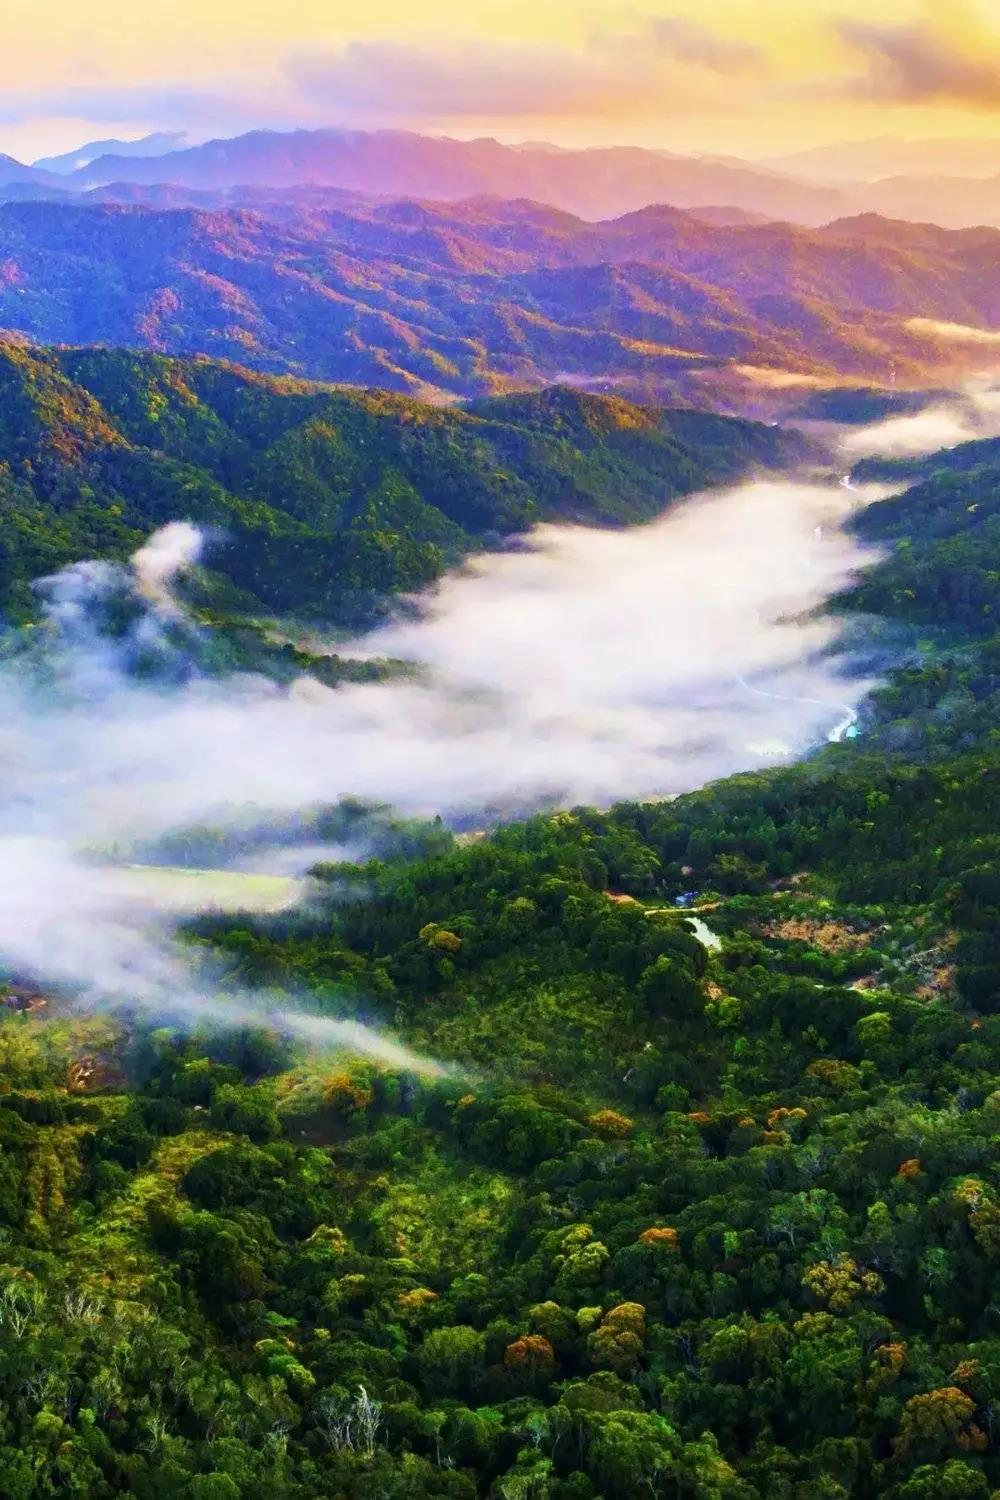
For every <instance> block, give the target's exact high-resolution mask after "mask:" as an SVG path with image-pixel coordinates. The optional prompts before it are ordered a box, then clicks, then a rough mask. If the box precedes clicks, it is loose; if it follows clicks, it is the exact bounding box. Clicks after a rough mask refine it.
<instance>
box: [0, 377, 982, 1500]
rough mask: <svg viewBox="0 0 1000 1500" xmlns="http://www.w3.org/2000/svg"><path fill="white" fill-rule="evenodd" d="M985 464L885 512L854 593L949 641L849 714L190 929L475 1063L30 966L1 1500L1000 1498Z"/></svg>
mask: <svg viewBox="0 0 1000 1500" xmlns="http://www.w3.org/2000/svg"><path fill="white" fill-rule="evenodd" d="M59 359H60V361H62V360H63V359H65V360H66V361H67V362H68V361H71V360H74V359H75V360H77V361H78V362H79V363H80V364H81V365H82V364H83V363H84V357H83V356H79V355H67V356H59ZM68 367H69V366H68ZM47 368H51V366H47ZM147 368H150V369H156V370H157V371H159V372H160V375H161V376H162V375H163V371H164V367H163V366H162V365H160V364H154V365H152V366H148V367H147ZM167 368H168V369H169V370H172V371H174V372H175V373H176V366H172V365H171V366H168V367H167ZM73 375H74V381H75V382H76V384H77V385H78V386H79V385H81V384H82V382H81V381H80V370H79V368H77V367H73ZM88 378H89V379H90V380H91V382H92V385H93V387H94V388H95V399H99V400H100V402H101V408H100V409H101V410H102V411H103V412H113V414H114V420H115V422H116V423H122V424H124V422H125V417H124V415H123V409H124V408H125V407H127V404H128V400H127V398H126V397H121V398H120V404H119V405H116V404H115V403H114V402H113V401H112V400H111V397H110V393H109V392H107V391H103V390H98V389H97V380H96V377H88ZM201 378H204V379H205V380H206V381H208V382H211V381H216V382H218V385H219V386H220V387H225V388H226V389H227V390H231V389H241V388H243V387H244V386H245V385H246V382H247V377H244V376H242V375H240V376H237V375H234V374H232V373H231V372H222V373H219V372H216V371H213V370H211V369H208V370H203V369H202V367H195V368H194V369H193V370H192V371H188V372H187V375H186V376H185V379H190V380H191V381H195V380H198V379H201ZM87 388H88V389H90V386H88V387H87ZM258 389H259V387H258V386H257V384H256V383H253V384H251V385H250V391H251V393H256V392H257V391H258ZM263 389H264V390H265V391H267V390H270V387H269V386H265V387H263ZM200 399H201V398H200V397H199V400H200ZM289 399H291V398H289ZM296 399H297V398H296ZM303 399H305V398H303ZM308 399H309V400H312V401H316V402H319V401H327V400H329V401H333V400H338V401H345V402H346V401H349V402H354V403H355V406H356V407H357V408H359V409H360V411H361V412H363V413H368V412H369V410H370V408H369V406H368V405H367V404H366V403H369V402H371V401H374V400H376V399H377V400H378V401H380V402H381V401H382V400H383V398H370V397H364V398H361V397H351V398H346V397H342V396H340V395H337V396H336V397H334V396H327V395H323V396H319V395H316V394H315V393H314V394H312V395H310V396H309V398H308ZM549 399H550V401H551V402H552V403H553V405H556V406H558V403H559V402H562V401H565V400H567V398H562V397H560V398H555V397H553V398H549ZM203 404H204V405H206V406H208V405H209V403H208V402H207V401H206V402H204V403H203ZM526 405H527V411H526V412H522V413H518V415H517V420H516V421H512V422H511V423H510V429H511V430H512V431H516V432H518V433H521V434H523V433H525V432H530V431H531V427H532V421H533V419H532V408H531V403H530V402H526ZM167 409H168V410H169V406H168V408H167ZM255 409H256V408H255ZM396 409H397V408H396V407H395V404H393V410H396ZM95 410H96V408H95ZM213 410H214V408H213ZM511 410H512V411H516V410H517V409H516V408H514V407H512V408H511ZM581 410H583V411H587V412H590V413H591V414H592V419H593V420H594V421H597V419H598V415H599V414H601V413H603V414H605V415H606V419H607V420H608V421H609V422H611V423H612V426H613V428H614V430H615V431H617V430H618V429H617V426H615V423H616V422H617V419H618V414H619V413H620V408H618V407H612V408H608V407H605V406H603V405H602V406H600V407H596V408H595V407H590V406H584V407H582V408H581V407H580V406H579V405H577V404H575V398H574V404H571V405H569V408H568V414H567V415H566V416H565V417H564V418H562V417H560V413H559V412H558V410H557V411H553V412H551V413H550V415H549V416H547V417H546V418H545V419H544V422H543V419H542V418H541V417H539V418H537V423H538V425H539V426H543V425H546V426H547V425H548V424H549V422H550V421H552V420H553V419H555V418H559V419H560V420H565V421H566V422H567V423H570V422H572V423H574V424H575V423H576V422H577V421H578V418H577V417H575V416H572V413H573V412H574V411H576V412H579V411H581ZM95 420H96V417H95ZM109 420H110V418H109ZM133 420H136V421H137V419H135V418H133ZM205 420H206V421H207V420H208V418H206V419H205ZM359 420H360V418H359ZM427 420H428V421H429V422H432V421H441V422H449V423H450V422H457V423H459V427H458V429H457V430H459V431H464V428H463V427H462V426H461V424H462V423H465V422H470V423H476V424H478V423H485V424H491V423H493V422H494V421H495V420H496V414H495V411H493V410H479V411H476V412H474V413H472V414H470V415H469V416H468V417H465V416H462V417H457V418H456V417H455V416H454V415H453V414H447V415H445V414H438V413H434V414H431V415H429V416H428V417H427ZM119 430H121V429H119ZM129 430H130V431H132V432H137V431H139V430H140V429H139V427H138V426H136V427H132V428H130V429H129ZM229 430H231V427H227V431H229ZM475 430H476V431H477V432H478V430H479V429H478V427H476V428H475ZM505 430H506V429H505ZM557 430H558V429H557ZM578 430H579V429H578V427H576V426H575V425H574V426H572V427H571V431H573V432H574V433H577V432H578ZM722 430H723V431H728V430H729V429H722ZM750 431H752V432H753V431H756V429H750ZM556 440H558V441H563V439H562V437H561V435H560V436H559V437H558V439H553V441H556ZM178 441H180V440H179V439H178ZM220 441H221V440H220ZM518 441H521V442H527V439H526V438H525V437H523V436H522V437H520V438H519V439H518ZM220 463H221V460H220ZM952 467H953V465H951V464H950V463H943V464H941V465H939V466H938V467H937V468H936V469H935V467H934V465H929V466H928V472H927V474H926V475H925V476H922V480H921V483H920V485H919V486H918V487H917V488H915V489H914V490H913V491H912V492H911V494H910V495H909V496H908V497H905V498H904V499H901V500H898V501H888V502H884V503H883V504H882V505H879V506H875V507H873V508H871V509H870V510H869V511H867V512H866V513H864V514H863V515H862V517H861V518H860V520H859V523H858V524H859V528H860V529H861V531H862V532H864V533H865V534H866V535H868V536H872V537H878V538H879V539H880V540H881V541H882V542H883V544H884V545H885V546H886V547H887V549H888V552H887V555H886V557H885V560H884V561H883V562H882V563H880V564H879V565H878V566H877V567H875V568H874V569H872V570H871V571H870V573H869V574H868V575H867V576H866V578H865V580H864V581H863V583H862V584H861V585H860V586H859V587H858V588H857V589H856V590H855V591H854V593H853V594H851V595H849V596H847V597H846V598H845V599H844V600H843V601H841V603H842V606H843V608H844V609H845V610H850V609H853V608H855V607H859V606H860V607H861V608H863V609H864V610H865V611H868V612H869V613H877V614H881V615H883V616H884V617H885V619H886V624H885V626H884V627H883V628H884V629H886V630H888V631H893V630H895V631H898V632H899V633H900V635H901V637H903V638H905V640H906V641H907V642H908V645H907V651H908V655H907V659H906V661H905V662H904V664H903V665H902V666H901V667H900V669H899V670H898V671H896V672H894V673H893V674H892V675H891V676H890V678H889V680H888V681H887V683H886V685H885V686H884V687H883V688H882V689H880V690H879V691H878V692H877V693H876V694H875V695H874V696H873V698H872V700H871V702H870V703H869V704H868V705H867V706H866V709H865V713H864V720H863V729H864V732H863V734H862V735H861V737H860V738H859V739H858V740H857V741H855V742H853V743H851V744H845V745H840V746H831V747H828V748H825V749H824V750H822V751H821V752H819V753H817V754H816V755H815V756H813V757H812V758H810V759H809V760H807V761H805V762H803V763H802V764H800V765H797V766H793V767H788V768H784V769H780V770H775V771H771V772H766V773H757V774H752V775H745V776H740V777H736V778H733V779H731V780H729V781H727V782H723V783H720V784H717V785H714V786H711V787H708V788H706V789H705V790H703V791H701V792H698V793H696V794H693V795H691V796H687V797H684V798H681V799H678V800H676V801H674V802H670V803H658V804H653V805H647V806H637V805H624V806H619V807H617V808H614V809H612V810H611V811H610V812H608V813H605V814H601V813H597V812H595V811H593V810H590V809H585V808H580V809H574V810H568V811H562V812H556V813H546V814H540V815H539V816H537V817H535V818H532V819H529V820H527V821H524V822H521V823H517V824H513V825H511V826H509V827H506V828H502V829H500V830H497V831H494V832H493V833H491V834H489V835H485V834H480V833H478V832H472V833H466V834H463V835H460V836H459V837H457V838H455V837H453V836H452V835H451V834H450V833H449V832H448V831H447V830H445V829H444V828H442V827H440V826H436V825H431V826H429V827H426V828H423V829H420V828H413V827H409V826H398V825H393V824H392V822H391V819H390V820H389V822H388V823H386V822H385V820H384V819H383V820H382V821H381V822H380V823H377V825H373V824H372V822H371V820H370V818H368V817H367V815H366V814H365V813H364V811H363V810H361V809H345V810H343V811H342V812H341V813H340V814H339V816H340V818H341V819H346V820H347V823H346V824H344V825H342V826H340V832H341V833H342V832H343V831H344V828H345V827H346V826H348V825H349V824H350V821H351V820H352V819H354V820H356V821H357V824H358V826H359V828H362V829H364V830H366V832H367V834H368V836H369V838H370V848H371V856H372V857H371V859H370V860H369V861H368V862H367V863H365V864H361V865H349V866H323V867H320V869H319V870H318V872H317V873H318V876H319V886H320V891H321V895H320V897H319V898H318V900H317V902H316V904H315V905H313V906H311V907H307V908H303V909H301V910H297V911H293V912H291V913H288V914H285V915H282V916H279V917H271V918H268V919H266V920H265V919H257V920H251V919H249V918H242V917H240V918H235V917H221V916H215V917H205V918H202V919H200V920H199V921H198V922H197V923H195V924H193V925H192V927H191V930H190V931H189V933H188V937H189V939H190V942H191V953H192V962H195V961H196V960H198V959H200V957H201V955H203V954H206V953H209V952H211V953H214V954H216V955H218V957H219V962H220V963H221V966H222V976H223V977H222V979H221V981H220V982H219V986H218V989H219V1006H220V1009H221V1008H222V1007H223V1006H224V1004H225V998H226V992H227V989H230V988H235V987H236V986H237V985H241V986H243V985H247V984H250V985H266V986H267V987H268V988H269V989H275V988H277V989H279V990H288V991H290V992H293V993H296V994H299V995H306V996H307V997H309V999H310V1001H311V1003H312V1004H313V1005H314V1006H315V1007H316V1008H317V1010H319V1011H321V1012H324V1013H333V1014H337V1015H344V1014H348V1015H357V1016H360V1017H362V1018H364V1019H366V1020H369V1021H374V1022H376V1023H381V1024H384V1025H386V1026H388V1027H390V1028H391V1029H392V1030H393V1031H394V1033H395V1034H396V1035H398V1036H401V1037H402V1038H404V1039H405V1040H406V1041H408V1042H409V1043H410V1044H411V1045H412V1046H414V1047H415V1048H417V1049H418V1050H419V1051H420V1052H422V1053H424V1054H426V1055H428V1056H431V1057H433V1058H437V1059H439V1060H440V1061H441V1062H443V1063H444V1064H445V1065H446V1067H445V1071H444V1072H443V1073H441V1074H434V1073H431V1072H422V1071H420V1070H417V1071H415V1072H400V1071H398V1070H393V1069H387V1068H382V1069H378V1068H376V1067H375V1066H374V1065H373V1064H372V1063H370V1062H363V1061H359V1060H357V1059H352V1058H350V1057H345V1056H344V1055H343V1054H339V1055H337V1054H325V1053H323V1052H321V1051H311V1052H305V1051H303V1050H302V1049H301V1047H300V1046H299V1045H298V1044H296V1043H295V1042H293V1041H292V1040H291V1039H290V1038H289V1037H288V1036H286V1035H284V1034H283V1033H282V1030H281V1028H280V1026H277V1025H276V1026H274V1027H268V1028H265V1027H261V1028H258V1029H254V1030H248V1029H245V1028H243V1029H241V1028H229V1029H226V1030H224V1031H221V1032H220V1031H218V1030H213V1029H212V1028H210V1027H208V1026H205V1027H204V1028H195V1029H194V1030H193V1031H191V1030H187V1031H185V1030H182V1029H180V1028H178V1027H177V1026H176V1025H172V1024H170V1023H169V1022H166V1021H165V1022H164V1024H163V1025H162V1026H157V1025H155V1023H151V1022H149V1021H148V1020H143V1021H140V1019H139V1018H138V1017H133V1018H131V1019H128V1018H125V1019H123V1018H121V1017H118V1018H115V1019H111V1018H108V1017H92V1018H90V1019H85V1018H80V1017H74V1016H71V1015H68V1014H67V1013H65V1012H64V1011H62V1010H61V1008H60V1006H59V1004H58V1003H57V1002H53V1003H51V1004H50V1005H49V1006H48V1007H38V1006H37V1005H35V1004H33V1002H32V1000H31V999H30V998H26V997H25V996H23V995H17V996H15V997H14V1000H13V1002H12V1005H11V1008H10V1014H9V1015H8V1017H7V1018H6V1020H5V1021H4V1022H3V1023H2V1024H0V1058H2V1061H0V1089H2V1092H0V1145H2V1153H0V1203H2V1223H3V1225H4V1230H3V1241H2V1244H0V1322H2V1327H3V1337H2V1339H0V1475H2V1479H0V1491H2V1493H3V1494H4V1495H5V1496H6V1495H9V1496H11V1497H12V1500H36V1497H49V1496H56V1495H63V1494H72V1495H80V1496H86V1497H88V1500H89V1497H94V1500H101V1497H103V1496H110V1495H114V1494H118V1493H123V1492H124V1493H129V1494H134V1495H137V1496H140V1497H149V1500H153V1497H156V1500H182V1497H183V1500H186V1497H188V1496H194V1497H200V1500H238V1497H249V1500H254V1497H260V1500H265V1497H266V1500H277V1497H288V1500H311V1497H319V1496H329V1497H336V1500H382V1497H391V1500H396V1497H398V1500H403V1497H413V1500H417V1497H424V1496H441V1497H455V1500H475V1497H477V1496H489V1497H495V1500H597V1497H608V1500H632V1497H635V1496H642V1495H649V1496H651V1497H654V1500H758V1497H759V1500H867V1497H870V1496H876V1495H878V1496H887V1497H892V1500H990V1497H991V1496H994V1495H995V1494H996V1493H997V1492H998V1491H1000V1447H998V1445H1000V1415H998V1414H1000V1405H998V1403H1000V1327H998V1319H1000V1176H998V1160H1000V1066H998V1062H997V1059H998V1047H1000V795H998V794H1000V740H998V736H997V725H998V724H1000V696H998V695H1000V640H998V639H997V637H996V636H995V635H994V633H993V631H992V629H991V616H990V613H989V609H988V608H987V606H989V604H990V602H991V600H990V598H989V596H988V593H983V592H982V590H983V589H984V587H985V585H984V584H983V579H989V578H990V577H991V576H992V588H993V594H994V597H995V591H996V577H997V568H998V563H1000V559H998V557H997V554H996V550H995V548H996V542H995V535H994V530H993V528H992V527H991V526H990V525H989V516H990V512H991V508H993V507H994V506H995V503H996V493H997V480H998V479H1000V476H991V474H990V471H989V470H988V469H982V468H980V469H977V470H975V471H974V472H971V473H970V474H968V475H961V477H960V479H956V477H955V475H954V474H952V473H949V472H947V470H948V469H950V468H952ZM520 472H523V470H521V471H520ZM969 486H971V488H969ZM470 490H473V491H474V483H473V481H472V480H470ZM574 503H578V502H574ZM970 507H971V508H970ZM977 517H978V518H981V519H977ZM970 534H974V535H975V537H976V543H975V546H974V547H969V548H967V549H965V550H963V549H962V547H961V546H960V545H959V543H961V542H963V539H965V538H967V537H968V536H970ZM967 575H970V576H967ZM192 837H195V836H194V835H192ZM679 896H683V897H685V898H686V899H687V900H688V902H689V903H690V907H691V909H692V910H691V913H690V915H693V916H695V917H696V918H697V922H698V924H707V929H706V927H705V926H704V925H697V926H694V925H692V923H691V922H690V920H689V912H688V910H687V909H686V908H683V907H682V908H678V907H677V905H676V900H677V898H678V897H679ZM706 939H707V941H706ZM994 1262H996V1264H994Z"/></svg>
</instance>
